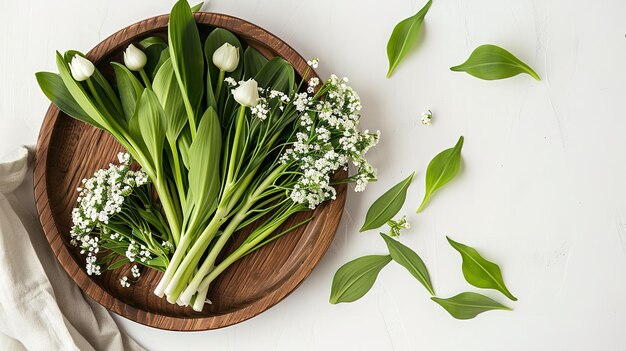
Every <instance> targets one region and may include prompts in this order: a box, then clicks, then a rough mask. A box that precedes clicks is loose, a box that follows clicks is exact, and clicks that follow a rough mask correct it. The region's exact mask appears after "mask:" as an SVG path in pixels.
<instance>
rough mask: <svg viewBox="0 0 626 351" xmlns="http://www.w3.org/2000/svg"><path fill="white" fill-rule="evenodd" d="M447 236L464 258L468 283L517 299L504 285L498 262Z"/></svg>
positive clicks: (464, 271) (464, 269)
mask: <svg viewBox="0 0 626 351" xmlns="http://www.w3.org/2000/svg"><path fill="white" fill-rule="evenodd" d="M446 238H447V239H448V242H449V243H450V245H452V247H453V248H455V249H456V250H457V251H458V252H459V253H460V254H461V257H462V258H463V266H462V269H463V276H464V277H465V280H466V281H467V282H468V283H470V284H472V285H473V286H475V287H477V288H483V289H495V290H498V291H500V292H501V293H503V294H504V295H505V296H506V297H508V298H509V299H511V300H513V301H517V298H516V297H515V296H513V294H511V292H510V291H509V289H507V288H506V285H504V280H503V279H502V272H501V271H500V267H498V265H497V264H495V263H493V262H490V261H487V260H486V259H484V258H483V257H482V256H481V255H480V254H479V253H478V251H476V249H474V248H472V247H469V246H467V245H463V244H461V243H459V242H456V241H454V240H452V239H450V238H448V237H446Z"/></svg>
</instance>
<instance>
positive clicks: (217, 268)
mask: <svg viewBox="0 0 626 351" xmlns="http://www.w3.org/2000/svg"><path fill="white" fill-rule="evenodd" d="M56 61H57V66H58V70H59V73H58V74H57V73H49V72H40V73H37V80H38V82H39V85H40V87H41V89H42V90H43V92H44V93H45V95H46V96H47V97H48V98H49V99H50V100H51V101H52V102H53V103H55V104H56V105H57V106H58V107H59V108H60V109H61V110H62V111H63V112H65V113H66V114H67V115H69V116H71V117H73V118H75V119H78V120H80V121H83V122H85V123H88V124H90V125H92V126H95V127H97V128H100V129H103V130H105V131H107V132H108V133H110V134H111V135H112V136H113V137H114V138H115V139H116V140H117V141H118V142H119V143H120V144H121V145H122V146H123V147H124V148H125V149H126V152H127V153H122V154H120V155H119V156H118V157H119V164H117V165H115V164H111V165H109V168H108V169H102V170H99V171H97V172H96V173H95V174H94V176H93V177H92V178H90V179H85V180H83V184H81V187H80V188H79V192H80V195H79V198H78V204H77V206H76V208H75V209H74V212H73V223H74V226H73V228H72V231H71V233H70V235H71V237H72V243H73V244H75V245H77V246H80V248H81V252H82V253H84V254H85V255H86V256H87V258H86V269H87V273H89V274H95V275H98V274H100V272H101V267H104V268H105V269H115V268H118V267H120V266H122V265H125V264H128V263H131V264H133V266H132V270H131V272H132V277H130V278H127V277H124V278H122V280H121V281H120V284H121V285H122V286H130V285H131V284H132V283H133V282H134V281H136V279H137V278H139V276H140V271H139V269H138V266H137V265H141V266H146V267H149V268H152V269H157V270H160V271H162V272H163V276H162V278H161V280H160V282H159V283H158V285H157V287H156V289H155V291H154V293H155V294H156V295H158V296H160V297H166V298H167V300H168V301H169V302H171V303H178V304H180V305H184V306H192V307H193V308H194V309H195V310H197V311H201V310H202V308H203V306H204V303H205V300H206V295H207V291H208V288H209V285H210V284H211V282H212V281H213V280H214V279H215V278H216V277H217V276H218V275H219V274H220V273H222V272H223V271H224V270H225V269H227V268H228V267H229V266H230V265H231V264H232V263H233V262H235V261H237V260H238V259H240V258H242V257H244V256H245V255H247V254H249V253H250V252H252V251H254V250H257V249H258V248H260V247H262V246H263V245H265V244H267V243H269V242H271V241H272V240H275V239H276V238H278V237H280V236H281V235H284V234H287V233H288V232H290V231H291V230H293V229H294V227H292V228H289V229H287V230H284V231H281V225H282V224H284V223H285V222H286V221H287V219H289V217H291V216H292V215H293V214H295V213H297V212H302V211H309V210H311V209H314V208H316V207H317V206H318V205H320V204H321V203H323V202H325V201H331V200H333V199H334V198H335V195H336V191H335V188H334V185H336V184H338V183H355V190H356V191H362V190H364V189H365V187H366V185H367V183H368V182H369V181H372V180H374V179H375V170H374V169H373V167H372V166H371V165H370V164H369V163H368V162H367V160H366V159H365V158H364V155H365V153H366V152H367V150H368V149H369V148H371V147H372V146H374V145H375V144H376V143H377V142H378V137H379V135H378V134H377V133H370V132H368V131H367V130H365V131H360V130H359V127H358V125H359V119H360V113H359V111H360V109H361V104H360V100H359V96H358V95H357V93H356V92H355V91H354V90H353V89H352V88H350V87H349V86H348V85H347V82H348V80H347V79H345V78H343V79H341V78H339V77H337V76H335V75H332V76H331V77H330V78H329V79H328V80H327V81H326V82H320V81H319V79H318V78H315V77H314V78H311V79H308V80H304V79H299V78H298V77H297V76H296V74H295V72H294V69H293V67H292V66H291V65H290V64H289V63H288V62H287V61H285V60H284V59H282V58H279V57H276V58H272V59H270V60H268V59H267V58H266V57H264V56H263V55H262V54H260V53H259V52H258V51H256V50H255V49H254V48H252V47H246V45H245V43H242V42H240V40H239V39H238V38H237V37H236V36H235V35H233V34H232V33H230V32H229V31H227V30H224V29H221V28H215V29H213V30H212V31H211V32H210V34H209V35H208V37H207V39H206V41H205V42H204V45H203V44H202V42H201V40H200V34H199V32H198V27H197V25H196V23H195V20H194V17H193V14H192V9H191V8H190V6H189V4H188V3H187V1H186V0H180V1H178V2H177V3H176V5H175V6H174V7H173V9H172V12H171V15H170V22H169V31H168V40H167V42H165V41H164V40H162V39H160V38H157V37H149V38H146V39H144V40H142V41H141V42H139V43H135V45H133V44H131V45H130V46H129V47H128V49H126V51H125V52H124V62H123V64H122V63H118V62H111V65H112V66H113V70H114V73H115V79H114V81H111V82H109V81H108V80H107V79H106V78H105V77H104V76H103V75H102V74H101V73H100V72H99V71H98V69H97V68H96V67H95V66H94V65H93V64H92V63H91V62H90V61H89V60H88V59H87V58H86V57H85V56H84V55H83V54H81V53H79V52H76V51H68V52H66V53H65V54H64V55H62V54H60V53H57V57H56ZM309 64H310V66H313V67H316V66H317V60H312V61H310V62H309ZM306 76H307V74H305V77H306ZM133 161H136V162H137V163H138V164H139V166H140V167H141V168H140V170H137V171H132V170H130V168H131V163H132V162H133ZM350 165H351V166H352V167H353V169H354V172H352V173H353V175H352V176H347V177H345V178H342V179H338V178H337V176H336V175H337V174H338V171H339V170H343V169H346V170H347V169H348V166H350ZM153 194H156V195H157V196H158V200H156V197H154V196H153ZM304 223H306V221H305V222H302V223H300V225H301V224H304ZM248 226H251V227H252V228H251V230H250V234H248V235H247V237H246V238H245V240H243V241H242V243H241V245H240V246H239V247H238V248H237V249H235V250H234V251H233V252H232V253H230V254H229V255H227V256H226V257H224V258H223V259H221V260H218V256H219V255H220V253H221V252H222V251H223V249H224V247H225V245H226V243H227V242H228V241H229V239H230V238H231V236H232V235H233V234H234V233H236V232H237V231H239V230H240V229H242V228H244V227H248ZM101 250H102V251H101Z"/></svg>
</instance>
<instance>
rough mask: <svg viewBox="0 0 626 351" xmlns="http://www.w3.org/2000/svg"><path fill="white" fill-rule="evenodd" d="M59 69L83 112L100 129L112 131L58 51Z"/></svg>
mask: <svg viewBox="0 0 626 351" xmlns="http://www.w3.org/2000/svg"><path fill="white" fill-rule="evenodd" d="M56 63H57V68H58V69H59V76H60V77H61V79H62V80H63V84H64V85H65V87H66V89H67V91H68V92H69V93H70V95H72V98H74V101H76V103H77V104H78V106H80V108H81V109H83V111H85V113H86V114H87V115H88V116H89V117H90V118H91V119H92V120H93V121H94V122H95V123H96V124H95V125H96V126H97V127H99V128H102V129H105V130H108V131H111V130H110V129H111V126H110V124H109V122H108V121H107V120H106V118H105V117H104V116H103V115H102V113H101V112H100V111H99V110H98V108H97V107H96V105H95V104H94V102H93V101H92V100H91V99H90V98H89V96H88V95H87V93H86V92H85V89H83V87H82V85H80V84H78V82H77V81H75V80H74V78H73V77H72V73H71V72H70V67H69V64H68V63H67V62H66V61H65V59H64V58H63V56H62V55H61V53H60V52H58V51H57V55H56Z"/></svg>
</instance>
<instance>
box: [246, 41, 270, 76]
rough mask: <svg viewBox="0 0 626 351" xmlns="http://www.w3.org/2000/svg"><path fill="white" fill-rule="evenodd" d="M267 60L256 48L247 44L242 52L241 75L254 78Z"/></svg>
mask: <svg viewBox="0 0 626 351" xmlns="http://www.w3.org/2000/svg"><path fill="white" fill-rule="evenodd" d="M268 62H269V60H268V59H267V58H266V57H265V56H263V55H262V54H261V53H260V52H259V51H258V50H257V49H255V48H253V47H251V46H249V47H248V48H247V49H246V52H244V54H243V71H244V72H243V77H244V79H248V78H254V77H255V76H256V75H257V73H259V71H260V70H261V68H263V66H265V64H267V63H268Z"/></svg>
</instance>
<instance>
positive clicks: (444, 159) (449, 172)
mask: <svg viewBox="0 0 626 351" xmlns="http://www.w3.org/2000/svg"><path fill="white" fill-rule="evenodd" d="M463 141H464V138H463V137H460V138H459V141H458V142H457V143H456V145H455V146H454V147H452V148H450V149H446V150H444V151H442V152H440V153H439V154H438V155H437V156H435V157H434V158H433V159H432V160H431V161H430V163H429V164H428V169H427V170H426V193H425V194H424V199H423V200H422V204H421V205H420V207H419V209H418V210H417V212H418V213H419V212H421V211H422V210H423V209H424V207H425V206H426V204H427V203H428V200H429V199H430V197H431V196H432V195H433V193H434V192H435V191H436V190H437V189H439V188H441V187H442V186H444V185H445V184H446V183H448V182H449V181H451V180H452V179H453V178H454V177H456V175H457V173H459V168H461V149H462V148H463Z"/></svg>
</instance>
